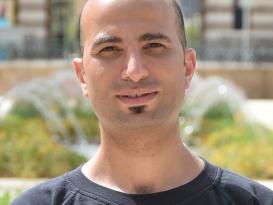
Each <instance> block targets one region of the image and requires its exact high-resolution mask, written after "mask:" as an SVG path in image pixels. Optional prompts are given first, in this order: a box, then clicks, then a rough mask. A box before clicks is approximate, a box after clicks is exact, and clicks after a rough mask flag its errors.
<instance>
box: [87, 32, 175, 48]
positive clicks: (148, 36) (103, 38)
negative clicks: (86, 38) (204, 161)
mask: <svg viewBox="0 0 273 205" xmlns="http://www.w3.org/2000/svg"><path fill="white" fill-rule="evenodd" d="M152 40H164V41H167V42H171V40H170V38H168V37H167V36H166V35H164V34H162V33H145V34H143V35H142V36H140V37H139V39H138V41H139V42H143V41H152ZM121 42H122V39H121V38H119V37H116V36H111V35H108V34H102V35H100V36H99V37H97V38H96V39H95V41H94V43H93V46H92V47H93V48H96V47H98V46H100V45H102V44H105V43H121Z"/></svg>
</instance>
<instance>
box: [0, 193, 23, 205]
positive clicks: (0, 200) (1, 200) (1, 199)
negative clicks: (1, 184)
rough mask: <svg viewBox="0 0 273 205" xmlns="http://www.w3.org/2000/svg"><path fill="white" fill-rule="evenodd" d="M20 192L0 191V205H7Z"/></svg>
mask: <svg viewBox="0 0 273 205" xmlns="http://www.w3.org/2000/svg"><path fill="white" fill-rule="evenodd" d="M21 192H22V191H20V190H13V191H0V205H9V204H10V202H11V201H12V200H13V199H15V198H16V196H18V195H19V194H20V193H21Z"/></svg>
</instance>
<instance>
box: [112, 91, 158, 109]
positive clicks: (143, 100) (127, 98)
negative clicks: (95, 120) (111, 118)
mask: <svg viewBox="0 0 273 205" xmlns="http://www.w3.org/2000/svg"><path fill="white" fill-rule="evenodd" d="M157 94H158V92H157V91H132V92H130V93H124V94H120V95H117V98H118V99H119V100H120V101H121V102H122V103H123V104H125V105H127V106H129V107H135V106H143V105H148V104H149V103H150V102H151V101H152V100H153V99H154V98H155V97H156V95H157Z"/></svg>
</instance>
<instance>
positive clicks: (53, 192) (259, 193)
mask: <svg viewBox="0 0 273 205" xmlns="http://www.w3.org/2000/svg"><path fill="white" fill-rule="evenodd" d="M80 24H81V25H80V27H81V45H82V58H81V59H74V60H73V65H74V69H75V71H76V74H77V76H78V78H79V81H80V83H81V87H82V91H83V94H84V96H86V97H87V98H88V99H89V100H90V102H91V103H92V107H93V108H94V110H95V112H96V114H97V116H98V119H99V122H100V130H101V145H100V148H99V150H98V152H97V153H96V155H95V156H94V157H93V158H92V159H90V161H88V162H87V163H86V164H84V165H83V166H81V167H79V168H77V169H75V170H73V171H71V172H68V173H66V174H64V175H63V176H60V177H58V178H56V179H53V180H50V181H49V182H46V183H43V184H41V185H38V186H37V187H34V188H32V189H31V190H29V191H27V192H25V193H24V194H23V195H22V196H20V197H19V198H18V199H17V200H15V201H14V202H13V205H28V204H35V205H38V204H39V205H40V204H46V205H49V204H52V205H53V204H56V205H57V204H63V205H72V204H73V205H76V204H82V205H85V204H86V205H87V204H92V205H106V204H107V205H136V204H138V205H170V204H183V205H198V204H200V205H201V204H202V205H231V204H233V205H235V204H236V205H254V204H255V205H256V204H260V205H273V192H271V191H270V190H269V189H267V188H265V187H263V186H261V185H259V184H257V183H255V182H253V181H250V180H249V179H246V178H243V177H240V176H238V175H236V174H233V173H230V172H228V171H226V170H223V169H220V168H218V167H215V166H213V165H211V164H209V163H208V162H206V161H205V160H202V159H200V158H199V157H197V156H195V155H194V154H192V153H191V152H190V151H189V150H188V149H187V147H186V146H185V145H184V144H183V143H182V142H181V138H180V134H179V121H178V114H179V110H180V106H181V103H182V101H183V98H184V93H185V90H186V89H187V88H188V87H189V84H190V81H191V78H192V76H193V73H194V70H195V64H196V55H195V51H194V50H193V49H189V48H187V45H186V38H185V33H184V23H183V19H182V15H181V11H180V8H179V6H178V5H177V3H176V2H175V1H173V0H89V1H88V2H87V3H86V4H85V6H84V8H83V11H82V15H81V23H80Z"/></svg>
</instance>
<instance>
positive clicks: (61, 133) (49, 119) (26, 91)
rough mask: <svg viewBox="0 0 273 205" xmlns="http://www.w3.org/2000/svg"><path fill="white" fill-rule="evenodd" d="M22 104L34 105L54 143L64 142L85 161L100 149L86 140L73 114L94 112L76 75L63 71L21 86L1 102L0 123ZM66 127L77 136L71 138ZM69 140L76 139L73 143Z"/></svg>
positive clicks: (8, 92) (0, 100)
mask: <svg viewBox="0 0 273 205" xmlns="http://www.w3.org/2000/svg"><path fill="white" fill-rule="evenodd" d="M22 103H27V104H31V105H32V106H33V108H34V109H36V110H37V111H38V112H39V113H40V115H41V117H42V118H43V119H44V121H45V123H46V124H47V127H48V129H49V130H50V132H51V133H52V139H53V140H55V141H60V142H62V143H63V144H65V145H66V146H68V147H70V148H72V149H74V150H76V151H78V152H80V153H81V154H84V155H85V156H86V157H90V155H92V154H94V152H95V151H96V149H97V147H98V146H97V145H94V144H92V145H91V144H90V142H89V141H88V140H87V139H88V138H87V136H85V133H84V131H83V129H82V127H81V126H80V123H79V121H78V119H77V117H76V114H75V112H74V109H75V108H76V107H77V106H79V107H80V109H82V110H85V111H86V112H92V110H91V108H90V105H89V103H88V101H87V100H85V99H84V98H83V97H82V94H81V89H80V87H79V83H78V81H77V79H76V77H75V75H74V73H73V71H68V70H65V71H61V72H58V73H55V74H53V75H52V76H50V77H48V78H42V79H35V80H32V81H30V82H27V83H23V84H19V85H17V86H16V87H14V88H12V89H11V90H9V91H7V92H6V93H5V94H4V95H3V96H2V97H1V98H0V122H2V123H4V121H5V116H7V115H8V114H9V113H10V112H12V110H13V109H14V108H16V106H17V105H20V104H22ZM64 118H65V119H66V121H64ZM66 123H69V125H71V126H72V129H73V133H75V135H74V136H69V135H70V132H69V131H68V128H67V126H66ZM70 129H71V128H70ZM69 139H73V142H72V141H70V140H69Z"/></svg>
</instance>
